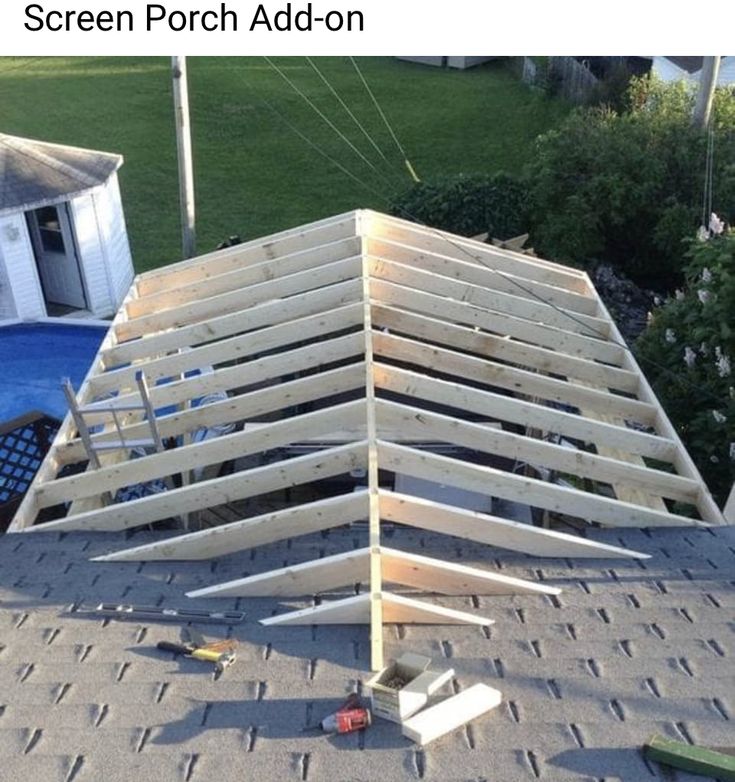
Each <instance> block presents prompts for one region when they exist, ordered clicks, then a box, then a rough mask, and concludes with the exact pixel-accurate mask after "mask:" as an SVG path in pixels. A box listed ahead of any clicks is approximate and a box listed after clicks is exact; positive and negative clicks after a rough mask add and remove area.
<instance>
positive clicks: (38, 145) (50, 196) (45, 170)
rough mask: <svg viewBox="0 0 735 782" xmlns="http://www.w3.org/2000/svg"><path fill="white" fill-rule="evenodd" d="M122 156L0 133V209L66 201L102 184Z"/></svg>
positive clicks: (7, 209) (4, 210) (5, 209)
mask: <svg viewBox="0 0 735 782" xmlns="http://www.w3.org/2000/svg"><path fill="white" fill-rule="evenodd" d="M122 162H123V158H122V155H116V154H112V153H109V152H97V151H94V150H91V149H82V148H80V147H68V146H64V145H61V144H49V143H47V142H45V141H36V140H34V139H27V138H20V137H18V136H10V135H8V134H6V133H0V212H8V211H20V210H23V211H26V210H28V209H36V208H38V207H41V206H46V205H48V204H53V203H57V202H59V201H64V200H67V199H68V198H69V197H71V196H73V195H77V194H78V193H81V192H84V191H85V190H89V189H91V188H93V187H97V186H98V185H102V184H104V183H105V182H106V181H107V180H108V179H109V178H110V176H111V175H112V174H113V173H114V172H115V171H117V169H118V168H119V167H120V166H121V165H122Z"/></svg>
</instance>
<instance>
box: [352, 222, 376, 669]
mask: <svg viewBox="0 0 735 782" xmlns="http://www.w3.org/2000/svg"><path fill="white" fill-rule="evenodd" d="M362 218H363V215H362V213H361V212H358V213H357V215H356V216H355V222H356V226H355V227H356V229H357V234H358V236H359V237H360V239H361V248H362V286H363V306H364V321H363V322H364V329H365V396H366V401H367V443H368V468H367V478H368V501H369V508H370V511H369V513H370V515H369V537H370V543H369V546H370V667H371V668H372V670H374V671H379V670H380V669H381V668H382V667H383V572H382V564H381V557H380V495H379V488H380V487H379V484H378V443H377V439H378V431H377V422H376V420H375V407H376V405H375V381H374V378H373V337H372V332H373V324H372V313H371V304H370V262H369V260H368V255H367V247H366V243H367V242H366V239H365V231H364V229H363V225H362Z"/></svg>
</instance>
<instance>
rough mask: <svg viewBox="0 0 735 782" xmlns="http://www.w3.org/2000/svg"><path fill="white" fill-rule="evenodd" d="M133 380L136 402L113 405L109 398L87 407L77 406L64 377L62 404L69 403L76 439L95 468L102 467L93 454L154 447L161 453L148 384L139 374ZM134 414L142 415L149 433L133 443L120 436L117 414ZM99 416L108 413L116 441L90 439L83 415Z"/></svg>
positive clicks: (67, 380)
mask: <svg viewBox="0 0 735 782" xmlns="http://www.w3.org/2000/svg"><path fill="white" fill-rule="evenodd" d="M135 381H136V383H137V385H138V393H139V394H140V402H139V403H127V404H116V403H115V399H114V397H113V398H112V399H105V400H103V401H100V402H92V403H91V404H88V405H83V406H80V405H79V404H78V403H77V397H76V394H75V393H74V388H73V387H72V384H71V381H70V380H69V378H64V380H63V381H62V388H63V389H64V395H65V396H66V401H67V403H68V404H69V412H70V413H71V416H72V418H73V419H74V424H75V425H76V427H77V430H78V432H79V437H80V438H81V440H82V443H83V444H84V448H85V450H86V451H87V456H88V458H89V462H90V464H91V465H92V466H93V467H94V468H95V469H97V468H99V467H101V466H102V465H101V463H100V460H99V457H98V455H97V454H98V452H99V451H113V450H126V451H128V450H131V449H132V448H155V449H156V451H158V452H161V451H163V450H164V447H163V441H162V439H161V435H160V432H159V431H158V426H157V424H156V413H155V410H154V409H153V405H152V404H151V399H150V395H149V393H148V383H147V382H146V379H145V375H144V374H143V372H138V373H137V374H136V376H135ZM135 411H139V412H144V413H145V420H146V422H147V423H148V427H149V429H150V432H151V436H150V437H149V438H144V439H137V440H133V439H126V438H125V436H124V435H123V432H122V424H121V421H120V413H130V412H135ZM100 414H109V415H111V416H112V420H113V423H114V425H115V429H116V431H117V439H104V440H100V439H98V438H93V437H92V434H91V432H90V430H89V425H88V424H87V421H86V418H85V416H89V415H100Z"/></svg>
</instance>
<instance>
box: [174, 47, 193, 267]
mask: <svg viewBox="0 0 735 782" xmlns="http://www.w3.org/2000/svg"><path fill="white" fill-rule="evenodd" d="M171 73H172V77H173V92H174V113H175V123H176V149H177V152H178V160H179V204H180V207H181V249H182V253H183V256H184V258H192V257H193V256H194V255H195V254H196V225H195V223H196V214H195V206H194V164H193V161H192V155H191V128H190V125H189V87H188V82H187V78H186V57H172V58H171Z"/></svg>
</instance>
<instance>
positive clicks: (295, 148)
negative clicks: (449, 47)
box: [0, 57, 568, 271]
mask: <svg viewBox="0 0 735 782" xmlns="http://www.w3.org/2000/svg"><path fill="white" fill-rule="evenodd" d="M276 62H277V64H278V65H279V67H281V68H283V69H284V70H285V71H286V73H287V74H288V76H289V78H291V79H292V80H293V81H294V82H296V83H297V84H298V85H299V87H300V88H301V89H302V90H304V92H306V93H307V94H308V95H309V96H310V97H311V98H312V99H313V100H314V101H316V102H317V103H318V105H319V107H320V108H321V109H322V110H323V111H324V113H325V114H326V115H327V116H328V117H329V118H330V119H331V120H332V121H333V122H334V123H335V124H337V125H339V127H340V128H342V129H343V131H344V132H346V134H347V135H348V136H349V137H350V139H351V140H352V141H353V143H354V144H355V145H357V146H359V147H360V148H361V149H362V150H363V152H364V154H365V155H366V156H368V157H370V159H371V160H373V161H374V162H375V165H376V166H377V167H379V168H380V170H381V172H382V174H383V175H384V176H386V177H387V178H388V179H390V180H391V181H392V182H395V184H392V185H389V184H386V183H385V181H384V180H383V179H382V178H381V177H380V176H379V175H378V174H377V173H375V172H374V171H373V170H372V169H371V168H369V167H368V166H367V165H366V164H365V163H364V162H362V161H361V160H360V158H359V157H357V156H356V155H355V154H354V153H353V152H352V151H351V150H350V149H349V147H348V146H347V145H346V144H345V143H344V142H342V141H341V140H340V139H339V138H338V137H337V136H336V135H335V133H334V132H333V131H332V130H330V129H329V128H328V127H327V126H326V125H325V124H324V123H323V122H322V121H321V120H320V119H319V118H318V117H317V116H316V115H315V114H314V113H313V112H312V110H311V109H310V108H309V107H308V106H307V105H306V104H305V102H304V101H303V100H302V99H301V98H300V97H299V96H298V95H297V94H296V93H295V92H293V91H292V90H291V88H290V87H289V86H288V85H287V84H286V83H285V82H284V81H283V80H282V79H281V78H280V77H279V76H278V75H277V74H276V73H274V72H273V71H272V70H271V69H270V67H269V66H268V64H267V63H266V62H265V61H264V60H262V59H259V58H224V57H223V58H190V59H189V90H190V100H191V110H192V125H193V144H194V163H195V175H196V196H197V210H198V215H197V216H198V226H197V228H198V236H199V241H198V249H199V251H201V252H204V251H207V250H210V249H212V248H213V247H214V246H216V244H217V243H218V242H219V241H221V240H222V239H223V238H225V237H226V236H228V235H230V234H235V233H238V234H240V235H241V236H242V237H243V238H253V237H256V236H260V235H263V234H267V233H270V232H272V231H276V230H280V229H283V228H286V227H289V226H293V225H298V224H300V223H304V222H307V221H310V220H314V219H319V218H323V217H327V216H329V215H331V214H337V213H339V212H344V211H347V210H349V209H353V208H356V207H372V208H376V209H384V208H385V200H384V199H385V197H386V196H387V197H390V195H391V194H392V192H395V191H396V189H400V188H403V187H406V186H408V185H409V184H410V180H409V178H408V174H407V172H406V170H405V168H404V167H403V163H402V161H401V159H400V156H399V154H398V151H397V149H396V147H395V145H394V144H393V142H392V141H391V138H390V136H389V134H388V132H387V130H386V129H385V126H384V125H383V124H382V122H381V120H380V119H379V117H378V116H377V114H376V112H375V110H374V108H373V106H372V103H371V102H370V99H369V97H368V95H367V93H366V92H365V90H364V88H363V87H362V85H361V84H360V82H359V80H358V77H357V75H356V73H355V71H354V70H353V68H352V66H351V64H350V62H349V60H348V59H346V58H318V59H317V60H316V62H317V64H318V66H319V68H320V69H321V70H322V71H323V72H324V73H325V75H326V76H327V78H328V79H329V81H330V82H331V83H332V84H333V85H334V86H335V88H336V89H337V91H338V92H340V94H341V95H342V96H343V98H344V99H345V101H346V102H347V103H348V105H349V106H350V107H351V108H352V110H353V112H355V113H356V114H357V115H358V117H359V118H360V119H361V121H362V122H363V123H364V124H365V126H366V127H367V128H368V130H369V132H370V134H371V135H372V136H373V137H374V138H375V140H376V141H377V143H378V144H379V145H380V147H381V148H382V149H383V150H384V152H385V154H386V156H387V157H388V158H389V161H390V164H389V163H386V162H385V161H384V160H382V159H381V158H380V157H379V156H378V155H377V153H376V152H375V150H374V149H372V148H371V147H370V145H369V143H368V141H367V140H366V139H365V138H364V136H362V135H361V133H360V132H359V130H357V128H356V127H355V126H354V125H353V124H352V122H351V120H350V119H349V117H348V116H347V115H346V114H345V113H344V111H343V110H342V109H341V108H340V106H339V104H338V103H337V101H336V100H335V99H334V97H333V96H331V95H330V94H329V92H328V90H327V88H326V87H325V86H324V84H323V83H322V82H321V81H320V80H319V77H318V76H317V74H316V73H314V71H313V70H311V68H310V66H309V65H308V63H307V62H306V61H305V60H304V59H303V58H278V59H277V60H276ZM360 65H361V68H362V69H363V72H364V73H365V76H366V78H367V80H368V82H369V83H370V85H371V87H372V88H373V91H374V92H375V94H376V95H377V97H378V99H379V101H380V102H381V104H382V106H383V108H384V110H385V111H386V113H387V114H388V116H389V118H390V120H391V122H392V123H393V125H394V127H395V129H396V131H397V134H398V136H399V138H400V139H401V141H402V142H403V145H404V146H405V148H406V149H407V151H408V154H409V157H410V159H411V161H412V162H413V164H414V166H415V168H416V169H417V171H418V173H419V175H420V176H422V177H424V178H432V177H436V176H441V175H447V174H456V173H459V172H476V171H484V172H493V171H497V170H506V171H510V172H513V171H517V170H519V169H520V168H521V166H522V165H523V163H524V162H525V160H526V158H527V156H528V154H529V151H530V148H531V145H532V143H533V139H534V138H535V137H536V136H537V135H538V134H539V133H541V132H543V131H545V130H546V129H548V128H549V127H551V126H553V125H555V124H557V123H558V122H559V121H560V119H561V118H562V117H563V115H564V114H565V112H566V111H567V110H568V109H567V107H566V105H565V104H563V103H561V102H559V101H555V100H551V99H549V98H546V97H545V96H543V95H541V94H539V93H536V92H532V91H531V90H529V89H528V88H527V87H525V86H524V85H522V84H521V83H520V82H519V81H518V80H517V79H515V77H513V76H512V75H511V74H510V72H509V71H508V70H507V69H506V68H505V67H504V66H503V65H502V64H499V63H498V64H491V65H488V66H484V67H481V68H476V69H473V70H470V71H464V72H459V71H447V70H440V69H435V68H429V67H425V66H419V65H414V64H412V63H404V62H399V61H397V60H395V59H392V58H363V59H361V60H360ZM263 98H266V99H267V100H268V101H269V102H271V103H272V104H273V105H275V106H276V107H277V108H278V109H279V111H281V112H282V113H283V114H284V115H285V116H286V117H287V118H288V120H289V121H290V122H292V123H293V124H294V125H295V126H297V127H298V128H299V129H300V130H301V131H302V132H303V133H305V134H306V135H308V136H309V138H311V139H313V140H314V141H315V142H316V143H318V144H319V145H320V146H322V147H323V148H324V149H325V150H326V151H328V153H329V155H330V156H332V157H333V158H335V159H336V160H338V161H339V162H340V163H341V164H342V165H343V166H345V167H346V168H348V169H349V170H350V171H352V172H353V173H354V174H355V175H356V176H357V177H358V178H359V179H360V180H362V181H363V182H364V183H365V184H366V185H367V186H368V187H369V188H371V190H368V189H366V188H364V187H362V186H361V185H360V184H358V183H356V182H355V181H353V180H352V179H350V178H349V177H348V176H346V175H345V174H344V173H343V172H342V171H340V170H339V169H338V168H336V167H335V166H334V165H332V164H331V163H330V162H328V161H327V160H325V159H324V158H323V157H321V156H320V155H319V154H318V153H317V152H316V151H315V150H314V149H312V148H310V147H309V146H308V145H307V144H306V143H305V142H304V141H303V140H302V139H300V138H299V137H298V136H297V135H296V134H294V132H293V131H292V130H291V129H289V127H287V126H286V125H285V124H284V123H283V122H282V120H281V119H280V118H279V117H278V116H276V115H275V114H274V113H273V112H272V111H271V110H270V109H269V108H268V107H267V106H266V105H265V104H264V103H263V102H262V100H263ZM0 105H1V106H2V127H0V130H2V131H3V132H6V133H13V134H17V135H25V136H30V137H33V138H39V139H43V140H48V141H56V142H60V143H65V144H73V145H78V146H84V147H92V148H97V149H101V150H106V151H112V152H121V153H123V154H124V155H125V160H126V162H125V165H124V166H123V168H122V171H121V184H122V190H123V201H124V205H125V211H126V215H127V220H128V225H129V231H130V236H131V241H132V246H133V256H134V258H135V264H136V269H137V270H138V271H143V270H145V269H149V268H153V267H155V266H160V265H162V264H165V263H170V262H171V261H174V260H177V259H178V258H179V257H180V249H179V248H180V244H179V222H178V190H177V175H176V146H175V139H174V130H173V112H172V98H171V80H170V67H169V60H168V58H114V57H111V58H96V57H95V58H88V57H87V58H27V59H25V60H23V59H21V58H0ZM371 153H372V154H371ZM372 191H378V192H377V193H376V192H372Z"/></svg>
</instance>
